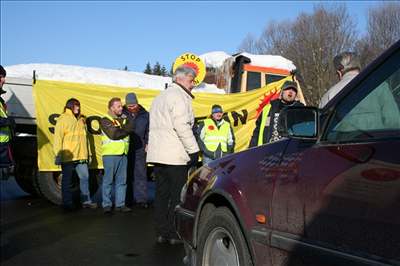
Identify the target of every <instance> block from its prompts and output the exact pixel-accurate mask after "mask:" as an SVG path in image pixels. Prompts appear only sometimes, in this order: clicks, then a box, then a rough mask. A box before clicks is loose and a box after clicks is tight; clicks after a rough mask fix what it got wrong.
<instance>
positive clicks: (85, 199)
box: [61, 161, 92, 207]
mask: <svg viewBox="0 0 400 266" xmlns="http://www.w3.org/2000/svg"><path fill="white" fill-rule="evenodd" d="M61 171H62V180H61V192H62V200H63V205H64V206H65V207H74V204H75V203H74V195H73V194H74V193H73V191H72V190H73V183H74V182H73V180H72V177H73V174H74V171H75V172H76V174H77V175H78V177H79V188H80V191H81V202H82V203H91V202H92V201H91V199H90V192H89V170H88V166H87V164H86V163H79V162H77V161H74V162H64V163H62V164H61Z"/></svg>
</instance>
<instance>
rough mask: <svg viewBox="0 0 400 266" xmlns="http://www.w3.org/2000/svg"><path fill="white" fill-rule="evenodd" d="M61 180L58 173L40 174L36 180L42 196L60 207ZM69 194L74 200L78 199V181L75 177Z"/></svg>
mask: <svg viewBox="0 0 400 266" xmlns="http://www.w3.org/2000/svg"><path fill="white" fill-rule="evenodd" d="M61 179H62V175H61V172H60V171H56V172H40V173H39V175H38V179H37V181H38V184H39V189H40V192H41V194H42V196H43V197H44V198H46V199H47V200H49V201H50V202H52V203H54V204H56V205H61V202H62V197H61ZM71 192H72V193H73V194H74V195H75V196H74V198H77V197H79V196H78V195H79V179H78V178H77V177H76V176H75V175H74V180H73V187H72V190H71Z"/></svg>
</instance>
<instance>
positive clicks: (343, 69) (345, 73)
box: [319, 52, 361, 108]
mask: <svg viewBox="0 0 400 266" xmlns="http://www.w3.org/2000/svg"><path fill="white" fill-rule="evenodd" d="M333 64H334V66H335V69H336V74H337V75H338V78H339V82H338V83H336V84H335V85H334V86H332V87H331V88H330V89H329V90H328V91H327V92H326V93H325V94H324V96H322V98H321V101H320V103H319V108H323V107H324V106H325V105H326V104H327V103H328V102H329V101H330V100H331V99H332V98H333V97H335V95H336V94H338V93H339V92H340V91H341V90H342V89H343V88H344V87H345V86H346V85H347V84H348V83H349V82H350V81H351V80H352V79H353V78H354V77H355V76H357V75H358V73H360V69H361V66H360V62H359V58H358V56H357V55H356V54H355V53H352V52H343V53H340V54H338V55H337V56H335V58H334V59H333Z"/></svg>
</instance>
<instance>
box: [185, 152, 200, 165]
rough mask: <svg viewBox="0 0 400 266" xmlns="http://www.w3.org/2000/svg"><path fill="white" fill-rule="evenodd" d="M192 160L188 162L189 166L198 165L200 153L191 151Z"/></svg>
mask: <svg viewBox="0 0 400 266" xmlns="http://www.w3.org/2000/svg"><path fill="white" fill-rule="evenodd" d="M189 157H190V161H189V162H188V166H190V167H193V166H196V165H197V162H198V161H199V153H198V152H195V153H191V154H189Z"/></svg>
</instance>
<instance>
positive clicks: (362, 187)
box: [175, 41, 400, 266]
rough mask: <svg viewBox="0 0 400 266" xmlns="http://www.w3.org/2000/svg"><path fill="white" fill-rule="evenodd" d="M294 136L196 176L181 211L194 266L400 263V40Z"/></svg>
mask: <svg viewBox="0 0 400 266" xmlns="http://www.w3.org/2000/svg"><path fill="white" fill-rule="evenodd" d="M280 119H281V120H280V132H281V134H283V135H284V136H286V138H283V139H282V140H280V141H277V142H275V143H272V144H267V145H263V146H259V147H256V148H252V149H248V150H246V151H243V152H240V153H237V154H234V155H231V156H227V157H224V158H222V159H220V160H216V161H213V162H212V163H210V164H209V165H207V166H203V167H201V168H200V169H198V170H197V172H195V173H194V174H193V175H192V176H191V178H190V180H189V181H188V182H187V184H186V185H185V186H184V188H183V190H182V194H181V204H180V205H178V206H177V207H176V217H175V219H176V226H177V232H178V233H179V235H180V237H181V238H182V239H183V240H184V243H185V250H186V254H187V256H186V258H185V260H186V261H187V262H188V263H190V264H191V265H210V266H213V265H215V266H220V265H229V266H234V265H400V41H399V42H397V43H396V44H394V45H393V46H392V47H391V48H390V49H388V50H387V51H386V52H385V53H383V54H382V55H381V56H380V57H379V58H378V59H376V60H375V61H374V62H373V63H372V64H370V65H369V66H368V67H367V68H366V69H365V70H364V71H362V72H361V73H360V74H359V75H358V76H357V77H356V78H355V79H353V80H352V81H351V82H350V83H349V84H348V85H347V86H346V87H345V88H344V89H343V90H342V91H341V92H340V93H339V94H338V95H337V96H336V97H335V98H334V99H332V100H331V101H330V102H329V103H328V104H327V105H326V106H325V108H324V109H322V110H318V109H317V108H312V107H299V108H291V109H286V110H284V111H283V112H282V113H281V115H280Z"/></svg>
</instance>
